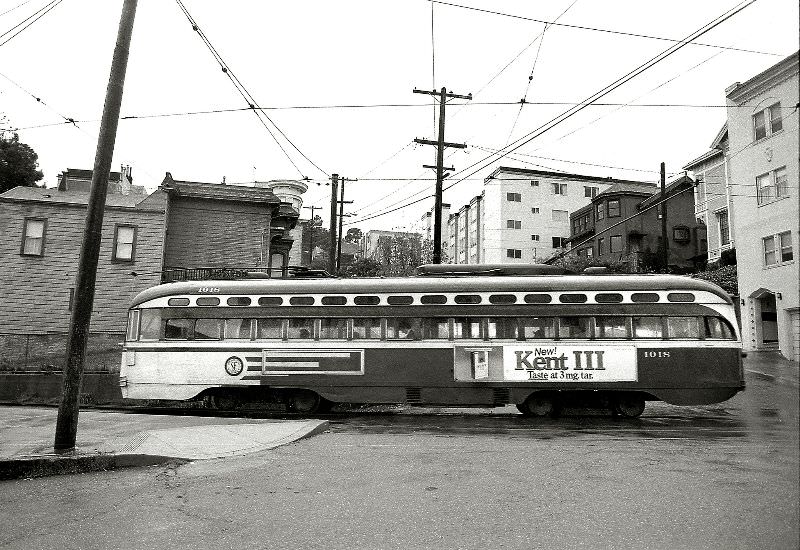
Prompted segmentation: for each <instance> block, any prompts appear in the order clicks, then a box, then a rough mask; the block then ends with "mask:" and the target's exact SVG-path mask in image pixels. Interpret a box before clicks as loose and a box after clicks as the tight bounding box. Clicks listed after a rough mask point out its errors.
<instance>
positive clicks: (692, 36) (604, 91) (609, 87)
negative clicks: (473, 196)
mask: <svg viewBox="0 0 800 550" xmlns="http://www.w3.org/2000/svg"><path fill="white" fill-rule="evenodd" d="M431 1H437V0H431ZM756 1H757V0H747V1H745V2H741V3H739V4H737V5H736V6H735V7H733V8H731V9H730V10H728V11H726V12H724V13H723V14H722V15H720V16H718V17H716V18H715V19H713V20H712V21H710V22H709V23H706V24H705V25H703V26H702V27H700V28H699V29H697V30H696V31H694V32H692V33H690V34H689V35H687V36H686V37H685V38H684V39H683V41H681V42H680V43H679V44H675V45H672V46H670V47H669V48H667V49H666V50H664V51H662V52H661V53H659V54H658V55H656V56H654V57H652V58H650V59H649V60H648V61H646V62H645V63H642V64H641V65H639V66H638V67H636V68H635V69H633V70H631V71H629V72H628V73H626V74H625V75H623V76H622V77H620V78H618V79H617V80H615V81H614V82H612V83H611V84H608V85H606V86H605V87H604V88H601V89H600V90H599V91H597V92H595V93H594V94H592V95H591V96H589V97H588V98H587V99H585V100H584V101H583V102H582V103H581V104H579V105H577V106H575V107H573V108H571V109H568V110H566V111H564V112H563V113H561V114H559V115H557V116H556V117H554V118H552V119H551V120H550V121H548V122H546V123H544V124H542V125H540V126H539V127H537V128H536V129H534V130H532V131H531V132H529V133H528V134H526V135H525V136H523V137H521V138H519V139H517V140H516V141H515V142H513V143H512V144H511V148H510V149H509V150H508V151H505V152H501V153H496V154H492V155H489V156H487V157H484V158H483V159H480V160H478V161H476V162H474V163H472V164H470V165H469V166H467V167H466V168H463V169H462V170H460V171H459V172H458V174H461V173H464V172H467V171H468V170H470V169H472V168H473V167H475V166H477V165H479V164H482V163H483V162H485V161H487V160H489V162H488V163H486V164H485V165H483V166H479V167H478V168H476V169H475V170H472V171H471V172H469V173H468V174H467V175H466V176H464V178H462V179H459V180H457V181H455V182H453V183H451V184H450V185H448V186H447V187H445V188H444V190H445V191H446V190H448V189H451V188H452V187H454V186H455V185H457V184H458V183H460V182H461V181H465V179H466V178H468V177H470V176H472V175H474V174H476V173H477V172H479V171H480V170H483V169H484V168H487V167H488V166H489V165H490V164H492V163H493V162H495V161H497V160H499V159H501V158H503V157H504V156H506V155H508V154H509V153H511V152H513V151H515V150H516V149H519V148H520V147H522V146H523V145H526V144H527V143H529V142H530V141H532V140H533V139H535V138H536V137H538V136H540V135H542V134H543V133H545V132H546V131H548V130H550V129H552V128H554V127H555V126H556V125H558V124H560V123H561V122H563V121H565V120H567V119H568V118H570V117H571V116H573V115H575V114H576V113H578V112H580V111H581V110H583V109H585V108H586V107H588V106H589V105H590V104H593V103H595V101H596V100H598V99H600V98H602V97H604V96H605V95H608V94H609V93H611V92H612V91H613V90H615V89H616V88H618V87H620V86H622V85H623V84H625V83H626V82H628V81H630V80H631V79H633V78H634V77H636V76H638V75H639V74H641V73H642V72H644V71H646V70H647V69H649V68H650V67H652V66H653V65H655V64H656V63H659V62H660V61H662V60H664V59H665V58H667V57H668V56H670V55H672V54H673V53H675V52H676V51H678V50H680V49H681V48H683V47H684V46H686V45H687V44H689V43H690V42H691V41H692V40H694V39H695V38H699V37H700V36H702V35H703V34H706V33H707V32H709V31H710V30H712V29H714V28H715V27H717V26H718V25H720V24H722V23H723V22H725V21H727V20H728V19H730V18H731V17H733V16H734V15H736V14H737V13H739V12H740V11H742V10H743V9H745V8H746V7H748V6H750V5H751V4H753V3H755V2H756ZM506 148H508V146H506V147H504V148H503V149H506ZM493 156H497V158H496V159H494V160H490V159H492V157H493ZM420 200H422V199H420ZM417 202H420V201H414V202H412V203H409V204H407V205H405V206H402V207H399V208H396V209H393V210H390V211H387V212H383V213H378V214H375V215H373V216H370V218H366V219H372V218H375V217H378V216H383V215H386V214H389V213H392V212H395V211H397V210H399V209H401V208H405V207H408V206H411V205H412V204H416V203H417Z"/></svg>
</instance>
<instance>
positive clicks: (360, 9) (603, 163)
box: [0, 0, 799, 231]
mask: <svg viewBox="0 0 800 550" xmlns="http://www.w3.org/2000/svg"><path fill="white" fill-rule="evenodd" d="M52 1H53V0H28V1H24V0H0V33H6V31H8V30H9V29H12V28H13V27H15V26H16V25H17V24H18V23H19V22H20V21H22V20H23V19H25V18H27V17H29V16H30V15H32V14H34V13H35V12H36V11H37V10H39V9H40V8H42V7H43V6H47V5H49V4H50V3H51V2H52ZM55 1H56V2H58V3H57V5H55V7H54V8H53V9H52V10H51V11H50V12H49V13H47V14H46V15H44V16H43V17H42V18H41V19H39V20H38V21H36V22H35V23H33V24H32V25H31V26H30V27H29V28H27V29H25V30H24V31H23V32H21V33H20V34H19V35H18V36H16V37H13V38H11V39H10V40H9V37H11V36H12V35H13V34H14V32H16V31H14V32H11V33H9V34H4V35H3V36H2V37H1V38H0V113H2V114H5V116H6V117H7V118H8V123H7V125H9V126H11V127H15V128H19V135H20V139H21V140H22V141H23V142H26V143H28V144H29V145H31V146H32V147H33V148H34V150H35V151H36V152H37V153H38V155H39V163H40V167H41V169H42V170H43V171H44V174H45V180H44V181H45V183H46V184H47V185H48V186H53V185H55V184H56V180H57V176H58V173H59V172H61V171H63V170H65V169H67V168H91V167H92V165H93V162H94V155H95V150H96V140H97V131H98V126H99V122H98V121H99V118H100V116H101V113H102V108H103V99H104V94H105V89H106V84H107V82H108V72H109V67H110V63H111V54H112V51H113V47H114V42H115V39H116V32H117V27H118V22H119V16H120V12H121V7H122V0H63V1H62V0H55ZM182 1H183V5H184V6H185V7H186V9H187V10H188V11H189V13H190V14H191V15H192V16H193V17H194V19H195V20H196V21H197V24H198V25H199V28H200V30H201V31H203V33H204V34H205V36H206V37H207V38H208V40H209V41H210V42H211V44H212V45H213V47H214V48H215V49H216V51H217V52H218V53H219V54H220V55H221V56H222V58H223V60H224V61H225V62H226V63H227V64H228V66H229V67H230V69H231V71H232V72H233V74H235V76H236V77H237V78H238V79H239V81H240V82H241V83H242V84H243V85H244V87H245V88H246V89H247V91H248V92H249V93H250V94H252V96H253V97H254V98H255V100H256V101H257V103H258V104H259V105H260V106H261V107H262V108H264V109H265V112H266V113H267V115H268V116H269V118H270V119H271V120H272V122H273V123H274V124H275V125H277V128H279V131H278V130H276V129H275V127H274V126H272V124H271V123H269V122H268V121H264V122H263V123H262V121H260V120H259V119H258V118H257V117H256V115H255V114H254V113H253V112H248V111H247V110H244V111H239V112H225V113H209V114H193V115H186V114H180V115H178V114H177V113H187V112H195V111H211V110H225V109H237V108H241V107H246V106H247V103H246V102H245V101H244V99H242V97H241V96H240V95H239V93H238V92H237V91H236V89H235V88H234V86H233V84H232V83H231V80H230V79H229V78H228V77H227V76H226V75H225V74H224V73H223V72H222V70H221V68H220V65H219V63H218V62H217V61H216V60H215V59H214V57H213V56H212V54H211V53H210V52H209V50H208V49H207V48H206V46H205V45H204V43H203V42H202V40H201V38H200V36H199V35H198V33H196V32H194V31H193V30H192V27H191V25H190V24H189V22H188V20H187V18H186V16H185V15H184V13H183V11H182V10H181V8H180V6H179V4H178V3H177V2H176V1H173V0H139V7H138V11H137V14H136V22H135V25H134V33H133V42H132V44H131V53H130V60H129V65H128V73H127V79H126V82H125V94H124V99H123V103H122V115H123V116H139V117H143V116H145V115H159V114H168V113H176V116H161V117H149V118H138V119H130V120H122V121H121V122H120V125H119V130H118V134H117V142H116V148H115V152H114V163H113V166H114V169H115V170H117V169H119V166H120V165H121V164H130V165H132V166H133V174H134V180H135V183H138V184H141V185H145V186H146V187H147V188H148V189H151V190H152V189H155V188H156V187H157V185H158V184H159V183H160V182H161V181H162V179H163V177H164V174H165V172H167V171H169V172H171V173H172V175H173V177H174V178H175V179H180V180H190V181H204V182H220V181H222V179H223V177H224V178H226V181H227V182H229V183H239V182H241V183H244V182H252V181H254V180H259V181H267V180H271V179H284V178H289V179H299V178H301V177H307V178H310V180H311V183H310V187H309V191H308V192H307V193H306V195H305V196H304V200H305V205H307V206H311V205H315V206H321V207H323V209H322V214H323V218H324V219H326V220H327V212H328V208H329V204H330V203H329V201H330V187H327V186H325V185H324V184H325V182H326V181H327V175H326V174H331V173H338V174H340V175H344V176H346V177H349V178H358V179H359V181H357V182H351V183H348V184H347V188H346V191H347V197H346V199H348V200H353V201H354V203H353V204H352V205H348V207H347V209H348V211H350V212H353V213H356V214H357V216H354V217H352V218H349V219H348V221H349V222H352V223H354V224H355V225H356V226H358V227H360V228H361V229H362V230H365V231H366V230H369V229H398V230H402V229H406V228H409V227H410V225H411V223H412V222H413V221H415V220H417V219H418V218H420V217H421V216H422V214H423V213H424V212H425V211H426V210H429V209H430V208H432V206H433V199H425V200H423V201H422V202H419V203H417V204H414V205H412V206H409V207H407V208H403V209H401V210H397V211H396V212H393V213H391V214H387V215H382V216H377V217H372V218H371V219H362V218H367V217H371V216H374V215H376V214H381V213H383V212H385V211H386V210H391V209H395V208H397V207H398V206H402V205H403V204H406V203H409V202H412V201H414V200H417V199H420V198H423V197H425V196H426V195H431V194H432V193H433V186H434V182H433V181H432V180H431V178H433V176H434V174H433V172H432V171H431V170H426V169H424V168H422V165H423V164H435V148H434V147H430V146H421V145H416V146H415V145H414V144H413V139H414V138H415V137H420V138H427V139H435V138H436V127H435V120H434V109H435V108H434V107H433V106H431V99H432V98H431V97H430V96H426V95H420V94H414V93H412V90H413V89H414V88H415V87H416V88H419V89H427V90H430V89H432V88H436V89H439V88H441V87H442V86H446V87H447V89H448V90H451V91H453V92H454V93H457V94H462V95H466V94H468V93H472V94H473V100H472V101H471V102H470V101H466V102H465V101H462V100H453V102H452V103H450V104H448V107H447V115H446V121H447V129H446V136H445V138H446V140H447V141H450V142H456V143H466V144H467V145H468V146H469V147H468V148H467V149H464V150H458V149H448V150H447V156H448V157H447V159H446V165H449V166H454V167H455V169H456V171H457V172H458V171H461V170H463V169H465V168H467V167H469V166H470V165H472V164H474V163H478V162H479V161H480V160H481V159H483V158H484V157H486V156H488V155H489V152H490V151H492V150H497V149H502V148H503V147H504V146H506V145H507V144H509V143H513V142H514V141H515V140H518V139H519V138H522V137H524V136H526V135H528V134H529V133H531V132H532V131H534V130H536V129H537V128H538V127H540V126H541V125H542V124H544V123H546V122H547V121H549V120H551V119H552V118H553V117H555V116H557V115H559V114H560V113H562V112H564V111H566V110H567V109H569V108H570V107H571V105H569V103H578V102H581V101H583V100H584V99H586V98H587V97H589V96H591V95H592V94H593V93H594V92H596V91H598V90H600V89H602V88H603V87H605V86H606V85H608V84H610V83H612V82H614V81H615V80H617V79H618V78H619V77H621V76H623V75H625V74H626V73H628V72H629V71H631V70H632V69H635V68H636V67H638V66H640V65H641V64H642V63H644V62H645V61H647V60H649V59H650V58H652V57H653V56H655V55H657V54H658V53H660V52H662V51H663V50H665V49H667V48H668V47H670V46H671V45H672V44H673V43H672V42H669V41H663V40H656V39H653V38H644V37H634V36H629V35H627V34H620V33H633V34H640V35H649V36H652V37H662V38H670V39H682V38H684V37H685V36H686V35H688V34H690V33H691V32H693V31H695V30H697V29H699V28H701V27H702V26H703V25H705V24H706V23H708V22H710V21H712V20H713V19H715V18H716V17H718V16H720V15H721V14H723V13H725V12H726V11H728V10H729V9H731V8H733V7H734V6H736V5H737V4H738V3H737V2H736V1H735V0H704V1H698V0H691V1H689V0H671V1H669V2H656V1H647V2H643V1H641V0H629V1H628V0H576V1H574V2H573V0H553V1H548V2H544V1H531V0H493V1H491V2H490V1H488V0H484V1H478V0H453V1H452V4H459V5H461V6H469V7H473V8H478V9H479V10H491V11H494V12H500V13H502V14H506V15H501V14H496V13H487V12H485V11H478V10H470V9H466V8H464V7H456V6H454V5H447V4H444V3H433V4H432V3H431V2H429V1H427V0H392V1H390V0H364V1H355V0H339V1H331V0H293V1H291V2H287V1H282V2H275V1H259V0H230V1H227V2H218V1H217V2H212V1H208V0H182ZM510 16H514V17H510ZM559 17H560V18H559ZM557 18H558V19H557ZM532 19H533V20H539V21H551V22H552V21H555V20H556V19H557V21H556V22H557V23H559V24H560V25H549V26H547V29H546V31H545V32H544V34H543V35H542V31H543V30H544V29H545V24H544V23H541V22H537V21H532ZM576 27H591V28H594V29H603V30H610V31H616V32H614V33H612V32H600V31H598V30H589V29H585V28H576ZM20 28H21V27H20ZM17 30H19V28H18V29H17ZM798 40H799V37H798V5H797V2H796V1H795V0H759V1H757V2H755V4H753V5H751V6H749V7H747V8H746V9H744V10H743V11H741V12H740V13H738V14H737V15H734V16H733V17H732V18H730V19H728V20H727V21H725V22H723V23H722V24H720V25H719V26H718V27H716V28H715V29H713V30H711V31H710V32H708V33H707V34H705V35H703V36H702V37H701V38H698V39H697V42H702V43H704V44H711V45H718V46H725V47H726V48H736V49H741V50H754V51H757V52H763V53H752V52H745V51H738V50H736V49H723V48H716V47H709V46H700V45H687V46H685V47H683V48H682V49H680V50H679V51H677V52H676V53H674V54H673V55H671V56H670V57H667V58H666V59H665V60H663V61H661V62H659V63H657V64H656V65H654V66H653V67H652V68H650V69H649V70H647V71H645V72H643V73H642V74H641V75H639V76H637V77H636V78H634V79H633V80H631V81H630V82H628V83H626V84H624V85H622V86H620V87H619V88H617V89H616V90H615V91H613V92H612V93H610V94H609V95H607V96H605V97H604V98H603V99H601V100H600V102H601V103H619V104H625V103H633V106H627V107H626V106H614V105H605V106H590V107H587V108H585V109H583V110H582V111H580V112H579V113H578V114H576V115H575V116H573V117H571V118H569V119H568V120H566V121H565V122H563V123H561V124H558V125H556V126H555V127H553V128H552V129H550V130H549V131H547V132H545V133H543V134H542V135H541V136H539V137H536V138H535V139H533V140H531V141H530V142H529V143H527V144H525V145H523V146H522V147H520V148H518V149H516V150H515V151H514V152H513V153H512V154H510V155H509V156H506V157H505V158H503V159H501V160H498V161H497V162H495V163H493V164H492V165H490V166H488V167H486V168H484V169H482V170H480V171H478V172H477V173H475V174H471V172H473V171H474V170H475V168H478V167H480V166H482V165H483V164H485V163H480V164H477V166H476V167H475V168H473V169H470V170H467V171H464V172H461V173H460V174H456V175H455V176H454V177H453V178H452V179H451V180H449V181H451V182H456V181H457V180H460V179H461V178H463V177H464V176H468V177H467V178H466V179H464V180H463V181H460V182H458V183H456V184H455V185H453V187H452V189H449V190H447V191H446V192H445V195H444V201H445V202H448V203H451V204H452V205H453V207H454V208H458V207H460V206H462V205H463V204H464V203H466V202H467V201H469V199H470V198H471V197H472V196H474V195H476V194H479V193H480V191H481V188H482V180H483V178H484V177H485V176H486V175H488V173H489V172H491V170H492V169H493V168H494V167H496V166H498V165H505V166H518V167H528V168H540V169H545V170H556V171H567V172H573V173H580V174H587V175H594V176H612V177H618V178H627V179H642V180H649V181H655V180H656V179H657V177H658V174H657V171H658V168H659V163H660V162H662V161H663V162H666V164H667V171H668V172H677V171H679V170H680V168H681V166H682V165H684V164H685V163H687V162H688V161H690V160H691V159H693V158H695V157H697V156H699V155H701V154H703V153H704V152H706V151H707V150H708V147H709V144H710V143H711V141H712V140H713V138H714V137H715V135H716V133H717V131H718V130H719V128H720V127H721V126H722V124H723V123H724V122H725V109H724V108H720V107H719V106H723V105H724V104H725V94H724V90H725V88H727V87H728V86H729V85H731V84H732V83H734V82H736V81H745V80H747V79H749V78H750V77H752V76H754V75H755V74H757V73H758V72H760V71H762V70H764V69H766V68H767V67H769V66H771V65H773V64H775V63H777V62H778V61H780V60H781V59H783V58H784V57H786V56H787V55H790V54H792V53H794V52H795V51H797V47H798ZM434 54H435V55H434ZM531 76H532V78H531ZM9 79H10V80H9ZM12 81H13V82H12ZM32 96H35V97H38V98H40V99H41V102H37V101H36V100H35V99H34V98H33V97H32ZM523 97H524V98H525V99H526V104H525V105H524V106H523V107H522V108H520V104H519V103H518V102H519V100H520V99H521V98H523ZM548 102H550V103H558V102H563V103H566V104H562V105H552V104H551V105H542V104H540V103H548ZM458 103H467V104H468V105H465V106H463V107H462V106H460V105H458ZM486 103H507V104H505V105H497V104H492V105H487V104H486ZM387 105H392V106H387ZM635 105H640V106H635ZM641 105H648V106H641ZM653 105H671V106H653ZM674 105H701V106H702V107H686V106H682V107H676V106H674ZM342 106H370V107H358V108H356V107H342ZM289 107H295V108H289ZM296 107H326V108H296ZM788 113H789V111H785V112H784V117H788V116H789V114H788ZM792 116H793V117H794V121H792V122H789V123H787V127H788V128H792V129H793V131H797V112H796V111H795V112H794V113H793V114H792ZM65 117H66V118H73V119H75V120H77V121H80V122H78V128H76V127H75V126H73V125H71V124H66V123H63V122H64V118H65ZM262 120H263V119H262ZM42 125H43V126H42ZM265 125H266V126H267V127H268V128H269V129H270V130H271V131H272V133H273V134H275V135H276V137H277V138H278V140H279V142H280V144H281V146H282V147H283V149H284V150H285V152H286V154H284V152H283V151H282V150H281V147H279V146H278V145H277V144H276V142H275V140H274V139H273V138H272V137H271V135H270V133H269V132H268V131H267V129H266V128H265ZM36 126H41V127H36ZM281 133H283V134H285V136H286V137H288V139H290V140H291V142H292V143H293V144H294V146H293V145H291V144H290V143H288V142H287V141H286V139H285V138H284V137H283V136H282V135H281ZM295 147H296V148H295ZM298 149H299V151H300V152H302V154H301V153H300V152H298ZM287 156H288V158H287ZM304 157H305V158H304ZM318 183H319V184H321V185H317V184H318ZM318 212H319V211H318ZM302 216H303V217H308V216H309V211H308V210H306V211H304V212H303V214H302Z"/></svg>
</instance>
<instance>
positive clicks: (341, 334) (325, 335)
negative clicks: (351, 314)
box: [319, 319, 347, 340]
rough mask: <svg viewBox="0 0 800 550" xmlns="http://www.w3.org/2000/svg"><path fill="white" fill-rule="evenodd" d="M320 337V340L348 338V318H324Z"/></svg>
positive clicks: (321, 323)
mask: <svg viewBox="0 0 800 550" xmlns="http://www.w3.org/2000/svg"><path fill="white" fill-rule="evenodd" d="M319 338H320V340H346V339H347V319H322V320H321V321H320V327H319Z"/></svg>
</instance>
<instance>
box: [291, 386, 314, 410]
mask: <svg viewBox="0 0 800 550" xmlns="http://www.w3.org/2000/svg"><path fill="white" fill-rule="evenodd" d="M321 404H322V398H321V397H320V396H319V395H318V394H316V393H314V392H313V391H309V390H300V391H296V392H292V394H291V395H290V396H289V410H290V411H292V412H295V413H298V414H314V413H315V412H318V411H319V410H320V405H321Z"/></svg>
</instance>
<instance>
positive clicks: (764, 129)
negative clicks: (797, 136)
mask: <svg viewBox="0 0 800 550" xmlns="http://www.w3.org/2000/svg"><path fill="white" fill-rule="evenodd" d="M781 130H783V116H782V115H781V102H780V101H779V102H777V103H773V104H772V105H770V106H769V107H767V108H766V109H764V110H762V111H759V112H757V113H755V114H754V115H753V141H758V140H759V139H763V138H765V137H767V136H769V135H772V134H774V133H776V132H780V131H781Z"/></svg>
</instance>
